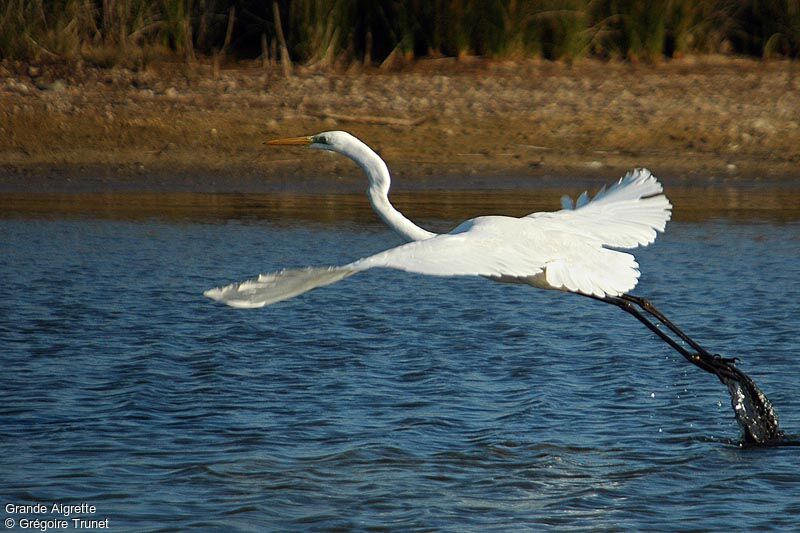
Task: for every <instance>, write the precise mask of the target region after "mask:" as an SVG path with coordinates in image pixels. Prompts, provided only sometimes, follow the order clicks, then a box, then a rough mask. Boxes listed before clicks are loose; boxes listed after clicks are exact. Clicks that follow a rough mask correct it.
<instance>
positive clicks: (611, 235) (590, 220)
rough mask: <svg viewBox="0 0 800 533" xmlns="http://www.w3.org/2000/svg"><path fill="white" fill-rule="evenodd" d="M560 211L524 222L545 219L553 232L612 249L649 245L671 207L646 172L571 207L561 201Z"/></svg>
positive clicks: (534, 215)
mask: <svg viewBox="0 0 800 533" xmlns="http://www.w3.org/2000/svg"><path fill="white" fill-rule="evenodd" d="M562 206H564V209H562V210H561V211H556V212H554V213H532V214H530V215H528V218H534V219H547V220H548V221H549V222H550V223H551V224H552V226H551V227H553V228H556V227H558V228H560V229H563V230H565V231H570V232H572V233H575V234H579V233H582V234H584V235H586V236H588V237H591V238H595V239H598V240H600V241H601V242H602V243H603V244H604V245H606V246H610V247H613V248H636V247H637V246H644V245H648V244H650V243H652V242H653V241H654V240H655V239H656V235H657V233H656V232H657V231H661V232H663V231H664V227H665V226H666V224H667V221H669V219H670V216H671V212H672V204H670V203H669V200H667V197H666V196H664V194H663V188H662V187H661V184H660V183H659V182H658V180H657V179H656V178H655V176H653V175H652V174H651V173H650V171H649V170H647V169H643V168H641V169H636V170H633V171H631V172H628V173H627V174H626V175H625V176H624V177H623V178H621V179H620V180H619V181H618V182H617V183H615V184H614V185H612V186H611V187H609V188H607V189H606V188H603V189H601V190H600V192H598V193H597V195H595V197H594V198H592V199H589V196H588V194H587V193H585V192H584V193H583V194H581V195H580V196H579V197H578V199H577V201H576V202H575V204H574V208H573V203H572V200H570V199H569V198H568V197H565V198H562Z"/></svg>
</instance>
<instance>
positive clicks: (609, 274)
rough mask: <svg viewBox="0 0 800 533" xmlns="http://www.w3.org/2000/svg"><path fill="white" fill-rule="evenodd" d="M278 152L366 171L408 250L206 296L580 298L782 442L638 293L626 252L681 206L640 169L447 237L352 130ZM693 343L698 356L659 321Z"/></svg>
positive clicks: (708, 357)
mask: <svg viewBox="0 0 800 533" xmlns="http://www.w3.org/2000/svg"><path fill="white" fill-rule="evenodd" d="M265 144H267V145H270V146H292V145H305V146H310V147H311V148H316V149H320V150H330V151H333V152H338V153H340V154H342V155H344V156H346V157H349V158H350V159H352V160H353V161H354V162H356V163H357V164H358V165H359V166H360V167H361V169H362V170H363V171H364V173H365V174H366V175H367V178H368V180H369V189H368V191H367V196H368V197H369V201H370V203H371V204H372V207H373V209H374V210H375V212H376V213H377V214H378V216H379V217H380V218H381V219H383V221H384V222H385V223H386V224H387V225H388V226H389V227H391V228H392V229H393V230H395V231H396V232H397V233H398V234H399V235H401V236H402V237H403V238H404V239H406V240H407V241H410V242H408V243H407V244H403V245H400V246H397V247H395V248H390V249H388V250H385V251H383V252H380V253H377V254H375V255H371V256H369V257H364V258H361V259H358V260H357V261H354V262H352V263H349V264H346V265H343V266H329V267H321V268H320V267H307V268H302V269H290V270H281V271H279V272H274V273H270V274H261V275H260V276H258V278H256V279H252V280H247V281H243V282H240V283H233V284H230V285H227V286H224V287H218V288H215V289H209V290H207V291H205V293H204V294H205V296H207V297H209V298H211V299H213V300H216V301H219V302H222V303H225V304H227V305H229V306H231V307H240V308H253V307H263V306H265V305H271V304H274V303H277V302H280V301H282V300H286V299H289V298H292V297H294V296H297V295H299V294H302V293H304V292H306V291H309V290H311V289H314V288H317V287H322V286H325V285H330V284H331V283H335V282H337V281H340V280H342V279H344V278H346V277H348V276H351V275H353V274H356V273H358V272H362V271H364V270H368V269H371V268H392V269H398V270H404V271H407V272H414V273H418V274H427V275H431V276H483V277H485V278H489V279H491V280H494V281H500V282H508V283H521V284H527V285H532V286H534V287H537V288H540V289H552V290H561V291H567V292H573V293H576V294H581V295H584V296H588V297H591V298H594V299H596V300H600V301H603V302H606V303H610V304H613V305H616V306H618V307H620V308H621V309H623V310H625V311H627V312H628V313H630V314H632V315H633V316H634V317H636V319H637V320H639V321H641V322H642V323H643V324H644V325H645V326H647V327H648V328H649V329H650V330H651V331H653V332H654V333H655V334H656V335H658V336H659V337H660V338H661V339H662V340H664V342H666V343H667V344H669V345H670V346H671V347H672V348H673V349H675V350H676V351H678V352H679V353H680V354H681V355H682V356H683V357H684V358H686V359H687V360H688V361H689V362H691V363H693V364H695V365H697V366H698V367H700V368H702V369H703V370H705V371H707V372H710V373H713V374H715V375H716V376H717V377H718V378H719V379H720V380H721V381H722V382H723V383H725V384H726V385H727V386H728V388H729V390H730V392H731V397H732V402H733V406H734V411H735V412H736V417H737V420H739V422H740V425H741V426H742V428H743V430H744V434H745V440H746V441H749V442H752V443H766V442H772V441H776V440H778V439H779V438H780V437H781V436H782V433H781V432H780V430H779V429H778V421H777V417H776V415H775V413H774V411H773V409H772V406H771V404H770V402H769V400H768V399H767V398H766V396H764V394H763V393H761V391H760V390H759V389H758V388H757V387H756V386H755V383H753V381H752V380H751V379H750V378H749V377H747V376H746V375H745V374H744V373H743V372H741V371H740V370H739V369H738V368H736V366H735V365H734V362H735V360H733V359H727V358H723V357H721V356H719V355H716V354H712V353H710V352H709V351H707V350H706V349H704V348H703V347H701V346H700V345H699V344H698V343H696V342H695V341H694V340H693V339H691V338H690V337H689V336H688V335H686V334H685V333H684V332H683V331H681V330H680V329H679V328H677V327H676V326H675V325H674V324H673V323H672V322H670V321H669V320H667V318H666V317H665V316H664V315H663V314H662V313H661V312H659V311H658V310H657V309H656V308H655V307H654V306H653V305H652V304H651V303H650V302H649V301H647V300H644V299H642V298H639V297H636V296H633V295H630V294H628V293H629V292H630V291H631V290H632V289H633V288H634V287H635V286H636V284H637V282H638V279H639V270H638V266H639V265H638V264H637V263H636V260H635V259H634V257H633V255H631V254H630V253H627V252H622V251H620V249H631V248H636V247H639V246H647V245H648V244H650V243H652V242H653V241H654V240H655V239H656V236H657V232H663V231H664V228H665V226H666V223H667V221H668V220H669V219H670V216H671V209H672V205H671V204H670V202H669V200H667V198H666V196H665V195H664V194H663V188H662V186H661V184H660V183H659V182H658V180H657V179H656V178H655V177H654V176H653V175H652V174H651V173H650V171H648V170H646V169H636V170H633V171H631V172H629V173H628V174H626V175H625V176H624V177H623V178H621V179H620V180H619V181H617V182H616V183H615V184H613V185H612V186H611V187H609V188H607V189H606V188H603V189H602V190H601V191H600V192H598V193H597V194H596V195H595V197H594V198H591V199H590V197H589V195H588V194H587V193H586V192H584V193H583V194H581V195H580V196H579V197H578V199H577V201H576V202H575V203H574V204H573V202H572V201H571V200H570V199H569V198H566V197H565V198H564V199H562V207H563V209H562V210H560V211H555V212H545V213H532V214H530V215H527V216H525V217H521V218H515V217H508V216H481V217H477V218H473V219H470V220H467V221H466V222H463V223H461V224H459V225H458V226H456V227H455V228H454V229H453V230H452V231H450V232H449V233H445V234H435V233H432V232H430V231H428V230H426V229H423V228H421V227H419V226H417V225H416V224H414V223H413V222H411V221H410V220H409V219H408V218H406V217H405V216H403V214H401V213H400V212H399V211H398V210H397V209H395V208H394V206H392V204H391V203H390V202H389V196H388V194H389V186H390V176H389V170H388V168H387V167H386V163H385V162H384V161H383V160H382V159H381V158H380V157H379V156H378V154H376V153H375V152H374V151H373V150H372V149H371V148H370V147H369V146H367V145H366V144H364V143H363V142H362V141H360V140H359V139H357V138H356V137H354V136H352V135H351V134H349V133H347V132H343V131H327V132H323V133H319V134H317V135H311V136H305V137H290V138H284V139H276V140H272V141H267V142H266V143H265ZM648 316H649V317H652V318H654V319H655V320H656V321H658V322H660V323H661V324H663V325H664V326H666V327H667V329H669V330H670V331H671V332H672V333H673V334H675V335H676V336H677V337H678V338H679V339H681V340H683V341H684V342H685V343H687V344H688V345H689V346H690V347H691V348H692V349H693V350H696V351H695V352H691V351H689V350H688V349H686V348H684V346H683V345H681V344H680V343H678V342H677V341H676V340H675V339H674V338H673V337H671V336H670V335H668V334H667V333H666V332H664V331H663V330H662V329H661V328H659V327H658V325H657V324H656V323H654V322H653V321H652V320H651V319H649V318H648Z"/></svg>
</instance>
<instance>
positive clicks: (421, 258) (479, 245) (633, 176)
mask: <svg viewBox="0 0 800 533" xmlns="http://www.w3.org/2000/svg"><path fill="white" fill-rule="evenodd" d="M671 207H672V206H671V205H670V203H669V201H668V200H667V199H666V197H665V196H664V195H663V194H662V188H661V184H659V183H658V181H657V180H656V179H655V178H654V177H653V176H652V175H651V174H650V172H649V171H647V170H636V171H633V172H631V173H629V174H627V175H626V176H625V177H624V178H622V179H621V180H619V181H618V182H617V183H616V184H615V185H613V186H612V187H610V188H609V189H607V190H603V191H601V192H600V193H598V194H597V196H595V198H594V199H592V200H591V201H589V199H588V195H585V194H584V195H582V196H581V197H580V198H579V199H578V205H577V207H576V208H575V209H564V210H562V211H558V212H555V213H534V214H531V215H528V216H527V217H523V218H512V217H501V216H490V217H479V218H476V219H472V220H468V221H467V222H465V223H463V224H461V225H460V226H458V227H457V228H455V229H454V230H453V231H451V232H450V233H447V234H444V235H436V236H434V237H431V238H429V239H425V240H421V241H415V242H411V243H408V244H404V245H402V246H397V247H395V248H391V249H389V250H386V251H383V252H380V253H377V254H375V255H372V256H369V257H365V258H363V259H359V260H358V261H355V262H353V263H350V264H348V265H344V266H339V267H323V268H303V269H296V270H282V271H280V272H276V273H272V274H262V275H261V276H259V277H258V278H256V279H253V280H248V281H244V282H241V283H233V284H231V285H228V286H225V287H219V288H216V289H211V290H208V291H206V292H205V293H204V294H205V295H206V296H207V297H209V298H212V299H214V300H217V301H220V302H223V303H226V304H228V305H231V306H234V307H262V306H264V305H269V304H272V303H276V302H279V301H282V300H286V299H288V298H292V297H294V296H297V295H299V294H302V293H304V292H306V291H309V290H311V289H314V288H316V287H322V286H324V285H329V284H331V283H335V282H337V281H339V280H341V279H344V278H346V277H348V276H351V275H353V274H355V273H357V272H360V271H363V270H368V269H371V268H392V269H397V270H403V271H406V272H414V273H418V274H425V275H431V276H484V277H487V278H491V279H495V280H498V281H505V282H519V283H527V284H530V285H534V286H536V287H540V288H546V289H560V290H566V291H572V292H579V293H583V294H589V295H596V296H600V297H602V296H605V295H612V296H617V295H620V294H624V293H626V292H628V291H630V290H631V289H633V288H634V287H635V286H636V283H637V282H638V279H639V270H638V266H639V265H638V264H637V263H636V260H635V259H634V257H633V256H632V255H631V254H628V253H625V252H620V251H617V250H612V249H609V247H614V248H633V247H636V246H639V245H646V244H649V243H651V242H653V240H654V239H655V237H656V232H657V231H663V230H664V226H665V224H666V222H667V221H668V220H669V217H670V209H671Z"/></svg>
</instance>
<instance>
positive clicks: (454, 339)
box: [0, 199, 800, 531]
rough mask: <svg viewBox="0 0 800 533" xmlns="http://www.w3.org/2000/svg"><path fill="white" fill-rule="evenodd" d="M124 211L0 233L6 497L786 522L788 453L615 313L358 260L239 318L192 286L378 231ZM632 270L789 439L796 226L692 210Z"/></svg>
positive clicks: (499, 526)
mask: <svg viewBox="0 0 800 533" xmlns="http://www.w3.org/2000/svg"><path fill="white" fill-rule="evenodd" d="M229 200H230V199H229ZM124 218H126V219H125V220H117V219H114V217H106V216H101V215H99V214H98V213H96V212H92V213H90V214H89V215H86V216H75V215H74V213H71V214H64V213H60V214H58V215H56V216H51V217H42V216H41V213H37V216H35V217H28V216H23V215H21V214H16V215H13V216H7V217H6V218H4V219H2V220H0V283H2V287H3V298H2V299H0V363H2V372H0V420H1V421H2V424H1V425H0V499H2V503H3V505H4V507H5V505H6V504H8V503H13V504H20V505H31V504H35V503H37V502H44V503H46V504H48V505H52V504H53V503H65V504H78V503H81V502H87V503H89V504H91V505H94V506H95V507H96V509H97V510H96V513H95V514H94V515H92V516H91V518H94V519H105V518H108V519H109V525H110V527H111V529H112V530H116V531H123V530H128V531H185V530H190V529H197V530H220V531H237V530H238V531H265V530H275V531H306V530H330V529H345V530H347V529H356V530H365V529H383V528H386V529H391V530H425V531H430V530H443V531H491V530H496V531H508V530H513V531H519V530H541V529H543V528H545V527H546V526H554V527H555V528H557V529H563V530H569V531H575V530H620V529H625V530H643V529H656V530H692V531H705V530H717V531H723V530H724V531H729V530H742V531H753V530H757V529H772V530H781V529H792V528H797V527H798V524H800V468H799V467H798V464H800V451H798V450H799V449H798V448H773V449H743V448H740V447H739V446H738V445H737V442H738V437H739V429H738V427H737V426H736V423H735V421H734V419H733V416H732V411H731V408H730V405H729V398H728V396H727V393H726V391H725V389H724V387H723V386H722V385H721V384H720V383H719V382H718V381H716V379H715V378H713V377H712V376H710V375H708V374H705V373H703V372H701V371H700V370H698V369H697V368H695V367H692V366H690V365H688V364H687V363H686V362H685V361H684V360H683V359H681V358H680V356H678V355H677V354H675V353H674V352H671V351H670V349H669V348H668V347H667V346H666V345H664V344H663V343H661V342H659V341H658V340H656V338H655V337H654V336H652V335H651V334H650V333H649V332H647V331H646V330H645V329H644V327H642V326H641V325H640V324H639V323H637V322H636V321H635V320H634V319H633V318H631V317H629V316H628V315H626V314H625V313H622V312H621V311H619V310H618V309H616V308H613V307H611V306H606V305H604V304H602V303H600V302H594V301H590V300H588V299H584V298H581V297H577V296H574V295H562V294H556V293H549V292H544V291H537V290H534V289H530V288H527V287H522V286H512V285H502V284H495V283H491V282H488V281H484V280H481V279H434V278H425V277H420V276H414V275H407V274H401V273H397V272H389V271H372V272H368V273H364V274H361V275H359V276H356V277H353V278H350V279H348V280H345V281H343V282H341V283H339V284H337V285H334V286H331V287H328V288H324V289H320V290H318V291H314V292H312V293H309V294H307V295H304V296H303V297H300V298H298V299H296V300H292V301H289V302H285V303H282V304H278V305H276V306H274V307H269V308H266V309H262V310H248V311H245V310H234V309H229V308H227V307H222V306H218V305H215V304H212V303H211V302H210V301H208V300H205V299H204V298H203V297H202V296H201V294H202V291H203V290H204V289H206V288H209V287H211V286H214V285H218V284H220V283H227V282H229V281H234V280H238V279H242V278H246V277H250V276H252V275H253V274H256V273H258V272H261V271H269V270H274V269H278V268H280V267H284V266H302V265H307V264H329V263H332V264H336V263H341V262H345V261H349V260H351V259H353V258H355V257H359V256H362V255H366V254H369V253H372V252H376V251H378V250H381V249H383V248H386V247H388V246H392V245H395V244H397V243H398V240H397V238H396V237H394V236H393V235H392V234H391V233H390V232H389V231H388V230H385V229H384V228H382V227H381V226H379V225H377V224H375V223H374V222H373V221H372V220H371V219H370V220H369V222H363V223H362V222H360V221H359V217H358V216H353V217H342V218H340V219H337V218H336V217H334V218H333V219H330V220H319V219H314V217H310V218H311V219H309V217H305V218H304V219H302V220H292V219H288V218H285V217H284V218H280V219H277V220H275V219H265V218H262V217H261V216H232V215H231V216H228V215H226V214H225V213H223V214H217V216H216V217H215V218H212V219H203V220H201V221H197V219H196V218H193V217H163V216H158V215H156V214H153V213H148V214H147V216H144V217H124ZM131 218H132V219H131ZM428 222H429V223H430V224H431V225H433V226H434V227H435V229H444V228H446V227H447V226H448V225H449V222H448V221H442V220H429V221H428ZM637 255H638V257H639V259H640V264H641V266H642V270H643V276H642V281H641V283H640V285H639V287H638V289H637V291H636V292H637V293H638V294H641V295H646V296H648V297H650V298H652V299H653V300H654V301H655V302H656V303H658V304H661V305H660V307H661V308H662V310H663V311H665V312H666V314H667V315H668V316H670V317H671V318H673V319H674V320H675V321H676V322H677V323H678V324H681V325H683V326H685V328H686V329H687V330H688V331H689V332H690V333H691V334H693V335H694V336H695V337H696V338H697V339H698V340H701V341H703V342H704V343H705V344H707V345H708V346H709V348H711V349H712V350H714V351H718V352H720V353H722V354H725V355H727V356H737V357H740V358H741V359H742V363H741V367H742V368H743V369H744V370H745V371H746V372H747V373H748V374H750V375H751V377H753V378H754V379H755V381H756V382H757V383H758V384H759V385H760V386H761V388H762V389H763V390H764V392H766V393H767V394H768V395H769V397H770V398H771V399H772V401H773V402H774V404H775V406H776V408H777V410H778V412H779V414H780V415H781V422H782V425H783V426H784V428H785V430H786V431H787V432H789V433H800V399H799V397H798V394H797V390H798V387H800V359H798V357H799V356H800V350H798V340H797V339H798V330H800V313H798V311H800V305H799V304H798V301H800V283H798V280H800V223H798V222H797V220H796V219H795V220H772V221H764V220H759V219H754V220H745V221H741V220H737V221H733V220H731V219H729V218H726V217H721V218H714V219H710V220H709V219H705V220H701V221H692V220H691V218H689V219H688V220H685V221H680V220H679V221H677V222H673V223H670V225H669V227H668V231H667V233H666V234H665V235H663V236H661V237H660V238H659V240H658V241H657V242H656V244H655V245H653V246H651V247H649V248H647V249H645V250H642V251H640V252H639V253H638V254H637ZM4 510H5V511H6V514H5V516H4V518H5V517H6V516H11V517H12V518H14V519H15V520H19V519H21V518H24V517H25V515H20V514H12V515H9V513H8V512H7V510H6V509H4ZM87 516H88V515H87ZM34 517H37V516H28V518H34ZM38 517H39V518H50V519H52V518H59V517H58V516H55V515H53V514H50V513H49V509H48V514H45V515H38Z"/></svg>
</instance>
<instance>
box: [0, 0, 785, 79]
mask: <svg viewBox="0 0 800 533" xmlns="http://www.w3.org/2000/svg"><path fill="white" fill-rule="evenodd" d="M272 4H273V2H272V0H0V57H2V58H7V59H20V60H26V61H48V60H74V59H79V58H80V59H85V60H89V61H94V62H96V63H100V64H107V63H136V62H138V61H143V58H146V57H149V56H153V55H156V54H161V53H167V54H174V55H176V56H178V57H186V58H192V57H194V54H195V53H197V54H200V55H202V54H205V55H211V54H214V53H216V52H217V51H219V50H221V49H223V45H224V44H225V37H226V33H227V27H228V23H229V20H232V21H233V26H232V30H233V31H232V33H231V35H230V42H229V43H228V46H227V47H226V53H229V54H232V55H233V56H235V57H240V58H255V57H259V56H260V55H261V54H262V52H263V50H264V46H263V44H262V43H263V42H266V43H273V42H275V39H276V35H277V30H276V28H277V22H278V21H276V20H275V19H274V15H273V13H274V11H273V6H272ZM278 7H279V10H280V13H281V17H280V18H281V20H280V21H279V22H280V24H281V26H282V28H283V31H284V34H285V35H286V40H287V43H288V47H289V51H290V54H291V56H292V58H293V59H294V60H295V61H301V62H307V63H316V64H320V65H327V66H331V65H334V64H342V63H344V64H347V63H350V62H356V61H358V62H360V61H366V62H371V63H374V64H378V63H380V62H381V61H383V60H384V59H385V58H386V57H388V56H389V54H391V53H392V52H393V51H399V52H400V53H402V54H403V55H404V56H407V57H409V56H410V57H426V56H435V57H438V56H452V57H458V56H462V55H482V56H487V57H495V58H526V57H541V58H546V59H553V60H572V59H575V58H580V57H600V58H624V59H631V60H644V61H658V60H660V59H661V58H664V57H671V56H674V55H684V54H703V53H716V52H721V51H723V52H733V53H738V54H745V55H751V56H756V57H790V58H797V57H798V56H800V0H739V1H735V0H697V1H691V0H480V1H479V0H382V1H375V0H279V1H278ZM231 16H233V18H232V19H231ZM266 49H267V50H272V49H274V47H273V46H267V47H266ZM273 59H274V58H273Z"/></svg>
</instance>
